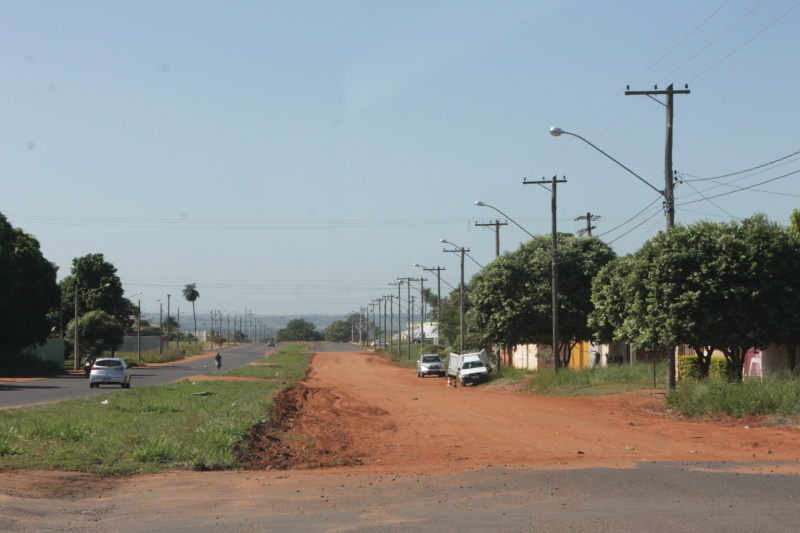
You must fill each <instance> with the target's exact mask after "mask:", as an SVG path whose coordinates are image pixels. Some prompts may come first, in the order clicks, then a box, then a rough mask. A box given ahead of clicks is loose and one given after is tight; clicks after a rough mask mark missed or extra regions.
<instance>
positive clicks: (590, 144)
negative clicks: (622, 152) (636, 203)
mask: <svg viewBox="0 0 800 533" xmlns="http://www.w3.org/2000/svg"><path fill="white" fill-rule="evenodd" d="M560 133H561V134H562V135H572V136H573V137H577V138H578V139H580V140H582V141H583V142H585V143H586V144H588V145H589V146H591V147H592V148H594V149H595V150H597V151H598V152H600V153H601V154H603V155H604V156H606V157H607V158H609V159H610V160H612V161H613V162H614V163H616V164H618V165H619V166H621V167H622V168H624V169H625V170H627V171H628V172H630V173H631V174H633V175H634V176H636V178H637V179H639V181H641V182H642V183H644V184H645V185H647V186H648V187H650V188H651V189H653V190H654V191H656V192H657V193H658V194H660V195H661V196H664V191H660V190H658V189H656V188H655V187H654V186H652V185H650V183H648V182H647V180H645V179H644V178H643V177H641V176H640V175H639V174H637V173H636V172H634V171H633V170H631V169H629V168H628V167H626V166H625V165H623V164H622V163H620V162H619V161H617V160H616V159H614V158H613V157H611V156H610V155H608V154H607V153H605V152H604V151H602V150H601V149H600V148H598V147H597V146H595V145H594V144H592V143H591V142H589V141H587V140H586V139H584V138H583V137H581V136H580V135H577V134H575V133H570V132H568V131H561V132H560Z"/></svg>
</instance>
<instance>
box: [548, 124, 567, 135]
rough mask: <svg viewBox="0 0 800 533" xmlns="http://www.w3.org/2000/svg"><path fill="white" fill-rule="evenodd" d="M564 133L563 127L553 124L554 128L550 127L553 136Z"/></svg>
mask: <svg viewBox="0 0 800 533" xmlns="http://www.w3.org/2000/svg"><path fill="white" fill-rule="evenodd" d="M562 133H564V130H562V129H561V128H557V127H555V126H553V127H552V128H550V135H552V136H553V137H558V136H560V135H561V134H562Z"/></svg>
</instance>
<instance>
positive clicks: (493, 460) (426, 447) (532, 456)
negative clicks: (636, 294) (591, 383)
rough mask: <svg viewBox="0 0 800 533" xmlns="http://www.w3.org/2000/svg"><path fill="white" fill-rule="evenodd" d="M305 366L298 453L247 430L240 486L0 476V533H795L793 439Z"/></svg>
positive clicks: (288, 428) (374, 361)
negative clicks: (246, 461)
mask: <svg viewBox="0 0 800 533" xmlns="http://www.w3.org/2000/svg"><path fill="white" fill-rule="evenodd" d="M312 367H313V370H312V372H311V374H310V376H309V379H308V380H307V381H306V382H305V383H304V384H302V385H299V386H298V387H297V388H296V389H295V390H294V391H290V392H288V393H286V394H285V395H282V398H281V399H280V401H279V402H278V404H279V406H281V411H280V413H281V414H282V415H283V416H284V420H283V426H282V427H281V429H282V430H283V431H285V432H287V433H288V434H289V435H290V436H291V435H292V434H293V433H294V434H297V435H303V436H304V438H302V439H298V438H288V439H284V440H283V441H275V440H274V439H271V438H268V434H269V430H268V428H262V430H259V431H257V432H254V434H253V436H252V438H253V441H252V444H253V449H255V450H257V451H258V453H256V454H254V455H253V456H252V457H250V468H251V469H250V470H245V471H241V472H171V473H168V474H163V475H148V476H134V477H128V478H120V479H114V478H97V477H95V476H91V475H84V474H72V473H60V472H33V473H30V472H22V473H2V474H0V530H2V531H64V532H66V531H70V532H72V531H75V532H78V531H80V532H84V531H86V532H95V531H97V532H100V531H109V532H114V531H120V532H122V531H125V532H134V533H136V532H145V531H163V532H189V531H214V532H216V531H220V532H221V531H232V532H239V531H376V532H377V531H398V532H401V531H402V532H405V531H409V532H410V531H453V532H455V531H458V532H464V531H637V532H638V531H704V532H709V531H725V532H736V531H742V532H744V531H797V530H798V523H800V508H799V506H798V502H797V500H798V499H799V498H800V475H798V474H800V439H799V438H798V437H800V434H799V433H798V431H797V429H796V428H793V427H786V426H783V427H779V426H768V427H761V426H758V424H759V422H760V421H759V420H756V419H748V420H738V421H734V420H723V421H716V422H707V421H690V420H682V419H679V418H677V417H675V416H673V415H672V414H671V413H668V412H666V411H665V410H664V409H663V408H662V407H661V405H662V393H659V392H655V393H654V392H652V391H640V392H634V393H628V394H624V395H611V396H606V397H602V398H599V399H595V398H585V397H576V398H541V397H533V396H528V395H523V394H520V393H518V392H516V391H514V390H510V389H502V388H490V387H487V386H479V387H466V388H461V387H459V388H455V389H454V388H448V387H447V386H446V380H445V379H442V378H432V377H431V378H425V379H419V378H417V377H416V373H415V372H414V370H411V369H404V368H398V367H396V366H394V365H392V364H390V363H389V362H387V361H386V360H385V359H384V358H382V357H381V356H377V355H372V354H369V353H363V352H320V353H318V354H317V355H315V356H314V359H313V361H312ZM662 392H663V391H662ZM745 426H749V427H745ZM309 436H310V438H309ZM259 443H262V444H263V446H262V447H260V448H259V446H257V445H258V444H259ZM297 443H301V444H297ZM281 464H283V465H284V466H291V467H292V469H291V470H275V469H272V470H264V469H263V468H265V467H268V466H271V467H274V466H279V465H281ZM337 465H355V466H337ZM319 466H322V468H311V467H319Z"/></svg>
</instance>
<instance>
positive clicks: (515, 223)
mask: <svg viewBox="0 0 800 533" xmlns="http://www.w3.org/2000/svg"><path fill="white" fill-rule="evenodd" d="M475 205H477V206H479V207H488V208H489V209H494V210H495V211H497V212H498V213H500V214H501V215H503V216H504V217H506V218H507V219H508V220H510V221H511V222H512V223H513V224H514V225H515V226H517V227H518V228H519V229H521V230H522V231H524V232H525V233H527V234H528V235H529V236H531V237H533V234H532V233H531V232H530V231H528V230H526V229H525V228H523V227H522V226H520V225H519V224H517V222H516V221H515V220H514V219H513V218H511V217H510V216H508V215H506V214H505V213H503V212H502V211H500V210H499V209H497V208H496V207H494V206H493V205H489V204H485V203H483V202H481V201H476V202H475Z"/></svg>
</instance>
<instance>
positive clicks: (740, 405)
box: [666, 373, 800, 418]
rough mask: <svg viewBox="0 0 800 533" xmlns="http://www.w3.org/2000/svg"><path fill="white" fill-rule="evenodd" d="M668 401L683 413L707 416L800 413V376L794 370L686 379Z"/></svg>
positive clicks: (670, 395)
mask: <svg viewBox="0 0 800 533" xmlns="http://www.w3.org/2000/svg"><path fill="white" fill-rule="evenodd" d="M666 402H667V405H668V406H670V407H673V408H675V409H678V410H680V412H681V413H682V414H683V415H684V416H689V417H704V416H716V415H720V414H726V415H729V416H732V417H736V418H738V417H742V416H749V415H778V416H779V417H792V416H795V415H798V414H800V379H798V378H797V377H796V376H794V375H793V374H789V373H786V374H776V375H773V376H768V377H765V378H763V379H749V380H747V381H744V382H742V383H728V382H727V381H724V380H722V379H711V380H707V381H703V382H683V383H681V386H680V387H679V388H678V389H677V390H675V391H671V392H670V393H669V394H668V395H667V399H666Z"/></svg>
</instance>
